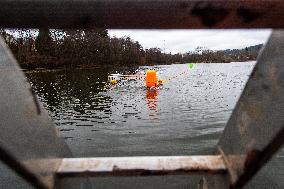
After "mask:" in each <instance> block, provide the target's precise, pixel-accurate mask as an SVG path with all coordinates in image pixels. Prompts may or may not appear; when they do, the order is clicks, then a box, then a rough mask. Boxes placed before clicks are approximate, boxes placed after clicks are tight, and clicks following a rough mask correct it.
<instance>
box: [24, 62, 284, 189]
mask: <svg viewBox="0 0 284 189" xmlns="http://www.w3.org/2000/svg"><path fill="white" fill-rule="evenodd" d="M254 64H255V63H254V62H246V63H230V64H195V65H194V67H193V69H189V66H188V65H186V64H184V65H166V66H157V67H154V68H155V70H157V72H158V74H159V78H161V79H164V80H167V81H166V83H165V84H164V86H163V87H161V88H159V89H158V90H157V91H156V92H149V91H148V90H146V89H145V83H144V81H125V82H121V83H119V84H118V85H116V86H110V85H109V84H108V82H107V76H108V74H109V73H115V72H116V71H117V72H119V73H132V74H139V73H145V70H147V69H148V68H147V67H139V68H137V69H133V70H127V71H126V70H123V69H116V70H115V69H113V68H112V69H77V70H61V71H49V72H37V73H27V77H28V79H29V81H30V83H31V84H32V87H33V90H34V91H35V92H36V94H37V95H38V96H39V98H40V100H41V101H42V102H43V103H44V106H45V108H46V109H47V110H48V112H49V114H50V115H51V117H52V118H53V120H54V122H55V124H56V126H57V127H58V129H59V131H60V135H61V136H62V137H63V138H65V140H66V142H67V144H68V145H69V147H70V149H71V151H72V152H73V154H74V156H77V157H86V156H96V157H98V156H137V155H147V156H152V155H195V154H199V155H201V154H209V153H212V152H213V151H214V149H215V146H216V144H217V141H218V139H219V137H220V135H221V133H222V130H223V128H224V127H225V124H226V122H227V121H228V119H229V116H230V114H231V112H232V110H233V108H234V106H235V104H236V102H237V100H238V98H239V96H240V94H241V91H242V89H243V88H244V85H245V83H246V81H247V79H248V77H249V75H250V72H251V70H252V68H253V66H254ZM282 155H283V153H282ZM279 157H280V155H279ZM282 157H283V156H282ZM282 166H283V165H282ZM282 170H283V169H282ZM271 172H273V171H271V170H270V173H271ZM261 174H262V173H261ZM278 174H279V173H278ZM280 174H282V177H280V178H284V177H283V171H282V172H281V173H280ZM94 180H95V186H94V187H96V188H196V184H197V182H198V178H192V177H190V179H189V177H188V176H175V177H173V176H171V177H170V176H167V177H147V178H131V179H129V178H113V179H109V178H97V179H94ZM257 183H259V182H257ZM260 185H262V184H260ZM264 188H266V187H264ZM276 188H277V187H276Z"/></svg>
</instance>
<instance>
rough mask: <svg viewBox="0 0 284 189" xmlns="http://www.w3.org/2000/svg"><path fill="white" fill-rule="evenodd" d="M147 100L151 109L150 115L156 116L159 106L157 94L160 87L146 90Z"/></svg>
mask: <svg viewBox="0 0 284 189" xmlns="http://www.w3.org/2000/svg"><path fill="white" fill-rule="evenodd" d="M146 91H147V92H146V100H147V106H148V109H149V117H152V118H155V116H156V113H157V111H158V109H157V106H158V101H157V96H158V89H152V90H150V89H147V90H146Z"/></svg>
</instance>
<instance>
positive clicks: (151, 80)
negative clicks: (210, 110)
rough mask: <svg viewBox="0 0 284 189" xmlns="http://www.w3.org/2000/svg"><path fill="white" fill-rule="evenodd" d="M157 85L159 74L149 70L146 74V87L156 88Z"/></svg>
mask: <svg viewBox="0 0 284 189" xmlns="http://www.w3.org/2000/svg"><path fill="white" fill-rule="evenodd" d="M156 85H157V74H156V71H155V70H147V72H146V86H147V87H149V88H151V87H156Z"/></svg>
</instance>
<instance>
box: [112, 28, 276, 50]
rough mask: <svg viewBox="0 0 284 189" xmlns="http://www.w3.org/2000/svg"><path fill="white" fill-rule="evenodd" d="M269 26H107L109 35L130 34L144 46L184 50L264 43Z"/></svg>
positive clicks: (234, 47) (230, 47)
mask: <svg viewBox="0 0 284 189" xmlns="http://www.w3.org/2000/svg"><path fill="white" fill-rule="evenodd" d="M270 33H271V30H268V29H266V30H263V29H262V30H109V34H110V35H111V36H116V37H123V36H129V37H130V38H132V39H133V40H135V41H138V42H139V43H140V44H141V45H142V46H143V47H144V48H151V47H158V48H161V49H164V40H165V49H166V52H171V53H179V52H181V53H184V52H188V51H192V50H194V49H195V48H196V47H197V46H203V47H207V48H209V49H212V50H221V49H237V48H244V47H246V46H250V45H256V44H260V43H265V42H266V41H267V39H268V37H269V35H270Z"/></svg>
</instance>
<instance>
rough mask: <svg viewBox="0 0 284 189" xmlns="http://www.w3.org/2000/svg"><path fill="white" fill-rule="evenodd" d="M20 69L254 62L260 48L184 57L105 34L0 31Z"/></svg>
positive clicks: (192, 53)
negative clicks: (146, 47) (145, 47)
mask: <svg viewBox="0 0 284 189" xmlns="http://www.w3.org/2000/svg"><path fill="white" fill-rule="evenodd" d="M0 34H1V35H2V37H3V39H4V40H5V42H6V43H7V45H8V46H9V47H10V49H11V50H12V52H13V54H14V55H15V57H16V59H17V60H18V61H19V63H20V65H21V66H22V68H25V69H35V68H60V67H97V66H108V65H110V66H112V65H116V66H133V65H157V64H173V63H188V62H192V63H199V62H205V63H213V62H224V63H226V62H232V61H248V60H255V59H256V57H257V55H258V52H259V50H260V48H261V46H262V45H257V46H253V47H247V48H245V49H234V50H222V51H212V50H210V49H207V48H205V47H197V48H196V49H195V50H194V51H189V52H188V53H184V54H181V53H178V54H171V53H164V52H162V50H161V49H160V48H150V49H144V48H143V47H142V46H141V45H140V44H139V42H137V41H133V40H132V39H130V38H129V37H123V38H116V37H110V36H109V35H108V31H107V30H98V29H96V30H48V29H40V30H38V31H35V30H29V29H21V30H9V31H6V30H0Z"/></svg>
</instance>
